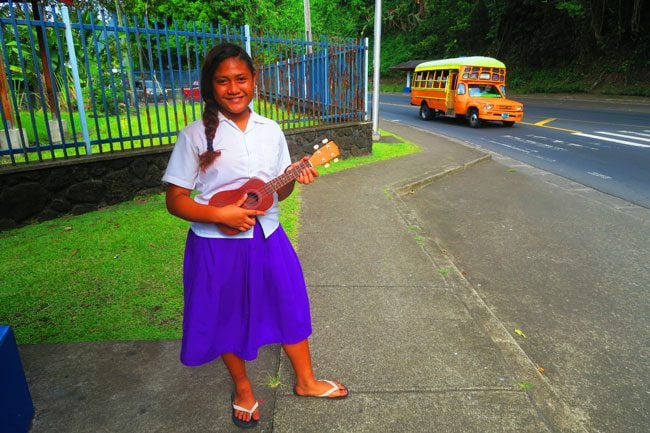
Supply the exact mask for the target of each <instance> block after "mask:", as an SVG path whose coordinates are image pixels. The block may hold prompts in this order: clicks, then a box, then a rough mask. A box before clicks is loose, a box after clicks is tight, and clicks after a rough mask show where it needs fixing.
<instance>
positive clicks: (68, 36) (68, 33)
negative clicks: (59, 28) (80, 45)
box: [61, 6, 92, 155]
mask: <svg viewBox="0 0 650 433" xmlns="http://www.w3.org/2000/svg"><path fill="white" fill-rule="evenodd" d="M61 15H62V16H63V23H64V24H65V40H66V42H67V45H68V56H69V61H70V67H71V69H72V71H71V72H72V80H73V81H74V91H75V93H76V94H77V110H79V120H80V121H81V133H82V134H83V139H84V143H85V145H86V153H87V154H88V155H90V154H92V149H91V148H90V134H89V133H88V122H87V121H86V109H85V108H84V102H83V96H82V94H81V80H80V79H79V68H78V67H77V54H76V53H75V50H74V42H73V40H72V25H71V24H70V15H69V14H68V7H67V6H61ZM75 139H76V138H75Z"/></svg>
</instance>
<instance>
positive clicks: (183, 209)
mask: <svg viewBox="0 0 650 433" xmlns="http://www.w3.org/2000/svg"><path fill="white" fill-rule="evenodd" d="M190 193H191V190H189V189H187V188H182V187H180V186H176V185H173V184H169V185H168V186H167V193H166V194H165V202H166V204H167V210H168V211H169V213H170V214H172V215H174V216H177V217H179V218H182V219H184V220H188V221H195V222H200V223H221V224H226V225H228V226H230V227H233V228H236V229H238V230H240V231H246V230H249V229H250V228H252V227H253V226H254V225H255V217H256V216H257V215H264V212H262V211H259V210H253V209H244V208H243V207H241V206H242V205H243V204H244V201H245V200H246V195H245V194H244V195H243V196H242V198H241V199H240V200H239V201H237V202H235V203H233V204H230V205H228V206H224V207H215V206H209V205H205V204H201V203H197V202H195V201H194V200H193V199H192V197H190Z"/></svg>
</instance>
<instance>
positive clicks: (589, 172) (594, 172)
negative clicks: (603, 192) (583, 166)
mask: <svg viewBox="0 0 650 433" xmlns="http://www.w3.org/2000/svg"><path fill="white" fill-rule="evenodd" d="M587 174H590V175H592V176H596V177H599V178H601V179H605V180H607V179H611V178H612V177H611V176H607V175H606V174H602V173H598V172H597V171H588V172H587Z"/></svg>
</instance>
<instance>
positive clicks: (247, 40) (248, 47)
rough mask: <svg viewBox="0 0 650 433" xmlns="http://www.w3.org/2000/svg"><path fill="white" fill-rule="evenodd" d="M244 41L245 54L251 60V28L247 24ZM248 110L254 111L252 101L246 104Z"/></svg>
mask: <svg viewBox="0 0 650 433" xmlns="http://www.w3.org/2000/svg"><path fill="white" fill-rule="evenodd" d="M244 41H245V46H246V52H247V53H248V55H249V56H251V58H252V57H253V53H252V52H251V26H249V25H248V24H245V25H244ZM248 108H250V110H251V111H255V110H254V109H253V108H254V104H253V100H252V99H251V102H250V104H248Z"/></svg>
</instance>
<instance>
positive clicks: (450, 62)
mask: <svg viewBox="0 0 650 433" xmlns="http://www.w3.org/2000/svg"><path fill="white" fill-rule="evenodd" d="M461 66H486V67H489V68H505V67H506V65H505V64H504V63H503V62H501V61H499V60H497V59H494V58H492V57H483V56H470V57H455V58H453V59H441V60H431V61H428V62H424V63H420V64H419V65H417V66H416V67H415V70H416V71H419V70H422V69H431V68H436V69H438V68H449V69H459V68H460V67H461Z"/></svg>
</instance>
